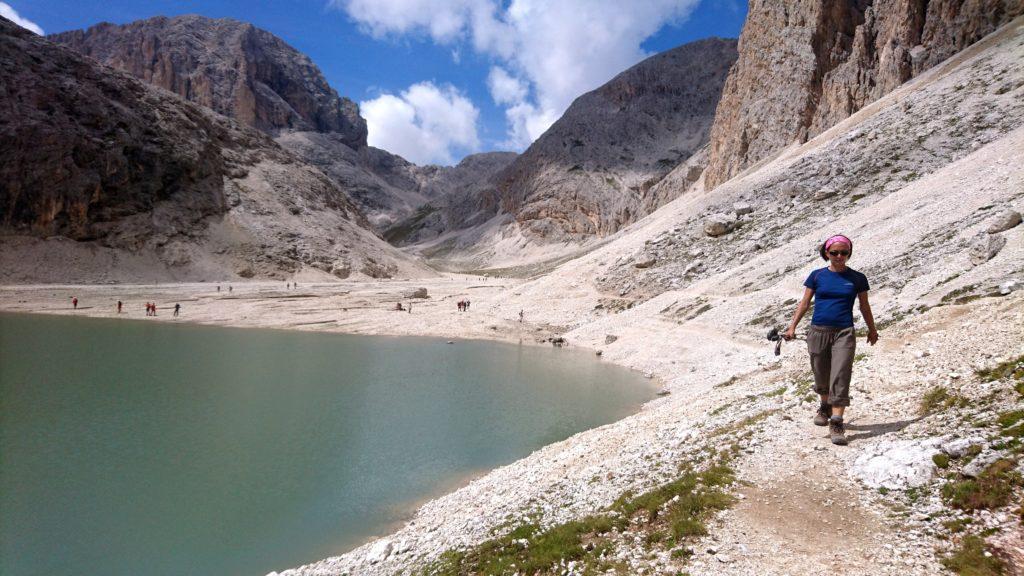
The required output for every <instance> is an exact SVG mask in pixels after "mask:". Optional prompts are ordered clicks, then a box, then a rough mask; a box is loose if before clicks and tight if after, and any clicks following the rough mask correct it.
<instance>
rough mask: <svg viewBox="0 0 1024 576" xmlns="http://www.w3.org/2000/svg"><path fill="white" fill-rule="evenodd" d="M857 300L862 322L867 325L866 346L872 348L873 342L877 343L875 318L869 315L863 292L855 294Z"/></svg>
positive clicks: (868, 306) (866, 298) (866, 297)
mask: <svg viewBox="0 0 1024 576" xmlns="http://www.w3.org/2000/svg"><path fill="white" fill-rule="evenodd" d="M857 300H858V301H859V302H860V315H861V316H863V317H864V322H865V323H866V324H867V325H868V344H871V345H872V346H874V345H875V342H878V330H875V317H874V316H872V315H871V304H869V303H868V293H867V292H866V291H865V292H861V293H859V294H857Z"/></svg>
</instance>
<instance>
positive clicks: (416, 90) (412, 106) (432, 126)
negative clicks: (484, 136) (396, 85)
mask: <svg viewBox="0 0 1024 576" xmlns="http://www.w3.org/2000/svg"><path fill="white" fill-rule="evenodd" d="M359 109H360V112H362V115H363V117H365V118H366V125H367V128H368V130H369V135H368V137H367V139H368V141H369V143H370V145H371V146H376V147H378V148H383V149H385V150H387V151H389V152H393V153H395V154H398V155H400V156H402V157H404V158H406V159H407V160H409V161H411V162H415V163H417V164H453V163H454V162H455V159H456V157H455V153H456V152H460V153H468V152H474V151H476V150H477V149H478V148H479V146H480V140H479V137H478V136H477V118H478V117H479V115H480V111H479V110H477V108H476V107H475V106H473V103H472V102H470V100H469V99H468V98H466V97H465V96H463V95H462V94H460V93H459V91H458V90H456V89H455V88H454V87H453V86H442V87H438V86H435V85H434V84H432V83H430V82H420V83H419V84H414V85H412V86H410V87H409V89H408V90H405V91H403V92H402V93H401V94H400V95H397V96H396V95H393V94H384V95H382V96H380V97H378V98H374V99H373V100H367V101H364V102H360V104H359Z"/></svg>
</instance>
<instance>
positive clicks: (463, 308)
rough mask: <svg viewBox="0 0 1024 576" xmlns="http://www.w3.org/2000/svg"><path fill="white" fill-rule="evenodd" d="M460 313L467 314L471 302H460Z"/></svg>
mask: <svg viewBox="0 0 1024 576" xmlns="http://www.w3.org/2000/svg"><path fill="white" fill-rule="evenodd" d="M458 307H459V312H465V311H467V310H469V300H468V299H467V300H459V302H458Z"/></svg>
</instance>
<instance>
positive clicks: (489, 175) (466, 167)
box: [384, 152, 518, 246]
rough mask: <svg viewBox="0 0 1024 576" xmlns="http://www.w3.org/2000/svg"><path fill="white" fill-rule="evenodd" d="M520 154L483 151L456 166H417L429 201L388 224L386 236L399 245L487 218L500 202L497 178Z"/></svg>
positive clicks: (422, 187)
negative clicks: (495, 186)
mask: <svg viewBox="0 0 1024 576" xmlns="http://www.w3.org/2000/svg"><path fill="white" fill-rule="evenodd" d="M517 157H518V155H517V154H516V153H515V152H484V153H481V154H471V155H469V156H466V157H465V158H463V159H462V161H461V162H459V163H458V165H456V166H422V167H419V166H417V167H414V168H415V171H414V174H415V178H416V180H417V184H416V189H417V190H419V191H420V192H421V194H422V195H423V196H424V197H426V198H429V199H430V201H429V202H427V203H426V204H423V205H421V206H419V207H418V208H417V209H416V211H415V212H414V213H412V214H411V215H410V216H409V217H407V218H405V219H404V220H402V221H400V222H397V223H395V224H394V225H392V226H391V227H390V228H388V229H387V231H385V233H384V238H385V239H386V240H387V241H388V242H391V243H392V244H395V245H399V246H401V245H407V244H415V243H417V242H422V241H424V240H430V239H433V238H436V237H438V236H440V235H441V234H443V233H444V232H446V231H448V230H453V229H457V228H466V227H471V226H476V225H478V224H482V223H483V222H485V221H487V220H488V219H489V218H491V217H492V216H494V214H495V211H496V209H497V205H498V197H497V191H496V190H495V188H494V178H495V177H496V175H497V174H499V173H500V172H501V171H502V170H504V169H505V168H507V167H508V166H509V165H510V164H511V163H512V162H513V161H514V160H515V159H516V158H517Z"/></svg>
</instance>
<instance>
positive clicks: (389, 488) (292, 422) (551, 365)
mask: <svg viewBox="0 0 1024 576" xmlns="http://www.w3.org/2000/svg"><path fill="white" fill-rule="evenodd" d="M654 392H655V390H654V389H653V387H652V385H651V384H650V383H649V382H648V381H646V380H644V379H643V378H639V377H638V376H637V375H636V374H635V373H631V372H629V371H627V370H624V369H621V368H617V367H615V366H610V365H607V364H602V363H601V362H599V361H597V360H596V359H595V358H594V356H593V355H592V354H587V353H584V352H582V351H573V350H564V349H563V350H555V349H548V348H538V347H522V346H515V345H507V344H497V343H491V342H477V341H459V342H457V343H456V344H454V345H448V344H446V343H445V342H444V341H443V340H436V339H427V338H386V337H367V336H348V335H336V334H311V333H302V332H288V331H278V330H245V329H230V328H214V327H204V326H189V325H182V324H178V325H169V324H166V323H158V322H146V321H127V320H103V319H85V318H71V317H56V316H26V315H9V314H8V315H0V574H3V575H4V576H28V575H32V576H35V575H48V576H53V575H64V574H69V575H70V574H76V575H122V574H123V575H129V574H130V575H138V574H146V575H175V576H177V575H195V576H203V575H217V576H224V575H234V574H239V575H243V574H244V575H252V574H256V575H262V574H266V573H267V572H269V571H272V570H281V569H284V568H288V567H292V566H297V565H299V564H303V563H308V562H312V561H315V560H319V559H321V558H324V557H327V556H331V555H337V554H340V553H343V552H345V551H346V550H349V549H351V548H353V547H355V546H356V545H358V544H359V543H361V542H363V541H365V540H366V539H367V538H369V537H371V536H373V535H375V534H380V533H383V532H386V531H388V530H389V529H391V528H394V526H395V522H398V521H400V520H401V519H402V518H404V517H406V516H407V515H408V514H409V513H410V512H411V510H412V509H413V507H414V506H415V504H416V503H418V502H421V501H422V500H423V499H425V498H429V497H431V496H436V495H438V494H440V493H442V492H443V491H445V490H447V489H450V488H451V487H452V486H453V485H455V484H456V483H458V482H459V481H462V480H464V479H465V478H466V477H467V476H468V475H470V474H474V473H479V472H481V471H484V470H487V469H490V468H493V467H495V466H500V465H502V464H506V463H509V462H512V461H514V460H516V459H518V458H521V457H523V456H526V455H527V454H529V453H530V452H532V451H533V450H535V449H537V448H539V447H541V446H543V445H546V444H549V443H552V442H555V441H558V440H561V439H564V438H567V437H569V436H571V435H572V434H574V433H576V432H579V431H581V430H585V429H588V428H593V427H595V426H599V425H601V424H605V423H608V422H611V421H614V420H616V419H619V418H621V417H623V416H625V415H627V414H629V413H631V412H634V411H636V410H637V409H638V407H639V405H640V404H641V403H642V402H644V401H646V400H648V399H649V398H651V397H652V396H653V394H654Z"/></svg>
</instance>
